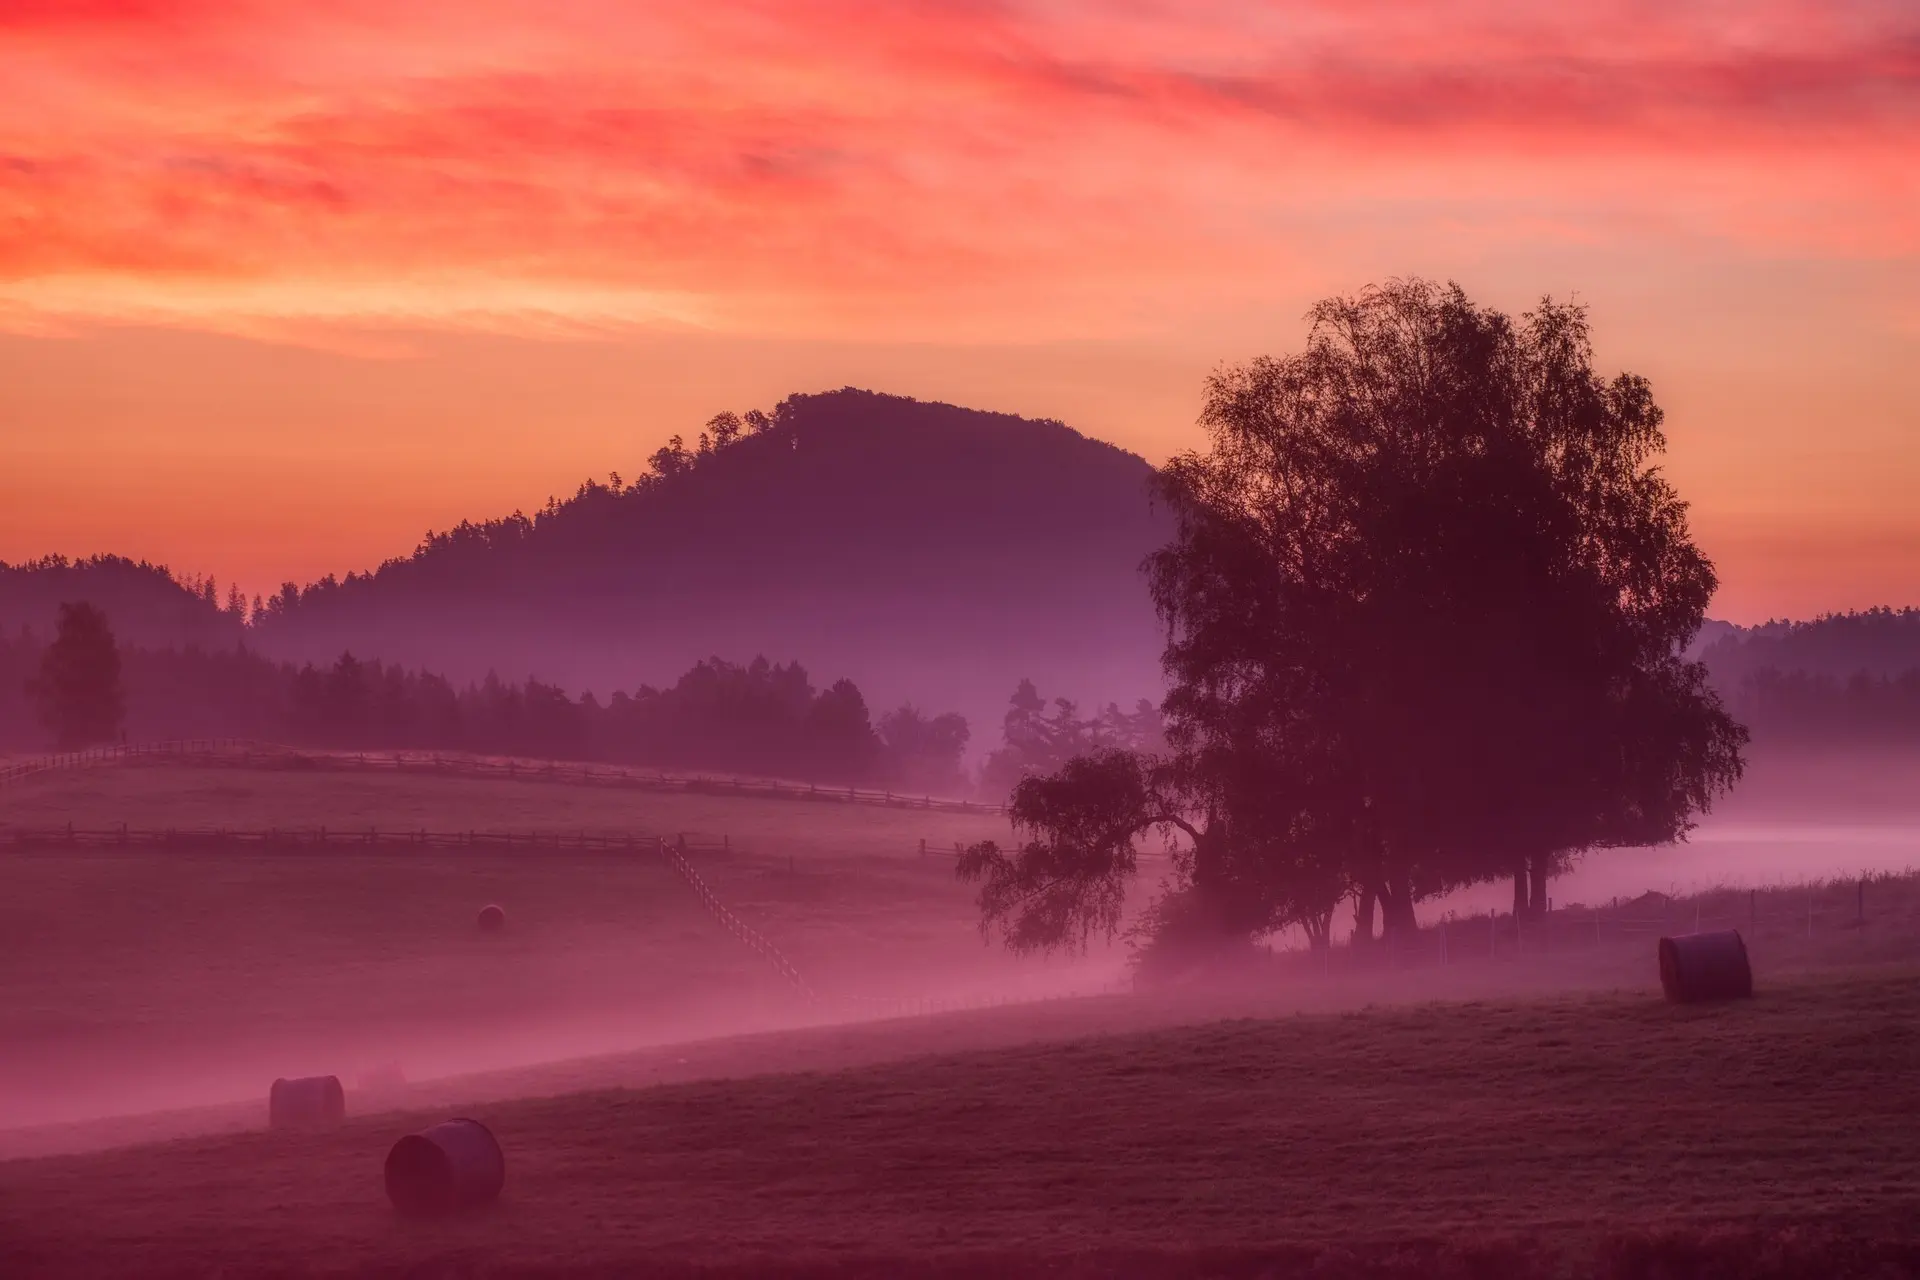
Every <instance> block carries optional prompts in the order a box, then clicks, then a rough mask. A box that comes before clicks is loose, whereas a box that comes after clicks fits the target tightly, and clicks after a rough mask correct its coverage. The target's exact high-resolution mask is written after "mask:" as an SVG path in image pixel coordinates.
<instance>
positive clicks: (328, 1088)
mask: <svg viewBox="0 0 1920 1280" xmlns="http://www.w3.org/2000/svg"><path fill="white" fill-rule="evenodd" d="M346 1118H347V1091H346V1090H345V1089H342V1088H341V1087H340V1077H338V1076H301V1077H299V1078H297V1079H293V1080H288V1079H285V1078H282V1079H279V1080H275V1081H274V1082H273V1087H272V1088H271V1089H269V1090H268V1091H267V1124H268V1125H269V1127H271V1128H275V1129H299V1128H309V1127H312V1126H315V1125H327V1124H339V1123H340V1122H341V1121H342V1120H345V1119H346Z"/></svg>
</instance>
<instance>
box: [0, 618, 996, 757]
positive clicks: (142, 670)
mask: <svg viewBox="0 0 1920 1280" xmlns="http://www.w3.org/2000/svg"><path fill="white" fill-rule="evenodd" d="M45 647H46V645H45V637H43V636H41V635H39V634H37V633H35V632H32V631H26V632H19V633H15V634H13V635H11V636H0V750H11V751H34V750H45V749H46V747H47V738H46V734H45V733H44V731H43V730H42V729H41V727H40V725H39V724H38V723H37V722H36V719H35V715H34V710H35V709H34V706H33V704H32V701H31V699H30V697H29V695H28V686H29V684H30V683H31V681H32V679H33V676H34V674H35V673H36V672H37V671H38V670H39V667H40V663H41V658H42V654H43V653H44V651H45ZM120 654H121V669H122V680H123V683H124V685H125V690H126V704H127V714H126V734H127V737H128V739H129V740H130V741H134V742H140V741H152V740H158V739H169V738H193V737H241V738H256V739H260V740H263V741H273V742H287V743H296V744H304V745H311V746H324V747H335V748H345V749H361V750H379V749H419V750H443V751H472V752H479V753H484V754H494V755H517V756H532V757H537V758H543V759H560V760H599V761H609V762H619V763H626V764H643V765H650V766H655V767H660V768H671V769H697V770H708V771H716V772H730V773H746V774H757V775H765V776H777V777H786V778H797V779H801V780H806V781H818V782H834V783H862V784H872V785H891V786H895V787H898V788H900V789H902V790H918V791H926V792H938V793H943V794H951V793H953V792H955V791H958V790H962V789H966V788H967V787H968V786H969V783H968V781H967V779H966V777H965V775H964V774H963V772H962V758H963V756H964V754H965V751H966V747H967V739H968V728H967V723H966V721H965V720H964V719H962V718H961V717H960V716H957V715H953V714H940V715H929V714H927V713H924V712H922V711H920V710H919V709H918V708H916V707H913V706H911V705H908V706H901V707H898V708H895V709H894V710H892V711H889V712H887V713H885V714H884V715H881V716H880V717H879V718H878V719H877V720H876V719H874V718H873V717H872V715H871V714H870V713H869V711H868V708H867V704H866V700H865V698H863V697H862V696H861V693H860V690H859V688H858V687H856V686H855V685H854V684H853V682H852V681H850V680H839V681H836V682H834V683H833V684H832V685H830V686H828V687H827V688H825V689H816V688H815V687H814V686H813V683H812V681H811V679H810V678H809V677H808V674H807V672H806V671H805V670H803V669H802V668H801V667H800V666H799V665H798V664H797V663H787V664H778V663H770V662H768V661H767V660H766V659H764V658H756V659H754V660H753V661H752V662H750V663H747V664H745V665H739V664H735V663H730V662H725V661H722V660H720V659H712V660H709V661H705V662H701V663H699V664H697V665H696V666H694V667H693V669H692V670H690V671H688V672H686V673H685V674H684V675H682V676H681V677H680V679H679V680H678V681H676V682H675V683H674V684H672V685H670V686H668V687H666V688H663V689H656V688H653V687H651V686H647V685H642V686H641V687H640V688H638V689H636V690H634V691H633V692H631V693H629V692H626V691H624V690H623V691H616V692H614V693H613V694H611V695H610V696H608V697H607V698H606V699H605V700H604V701H603V700H601V699H600V698H598V697H596V696H595V695H593V694H591V693H588V694H583V695H581V696H579V697H575V696H573V695H571V694H570V693H568V692H567V691H566V690H564V689H561V688H559V687H558V686H556V685H551V684H545V683H542V682H541V681H539V680H535V679H528V680H527V681H525V682H524V683H518V684H516V683H509V682H506V681H502V680H499V679H497V678H495V677H491V676H490V677H488V678H487V679H485V680H483V681H480V682H477V683H474V684H469V685H466V686H464V687H456V686H455V685H454V684H452V683H451V682H450V681H448V680H446V679H444V678H443V677H440V676H438V675H434V674H432V673H430V672H422V671H411V670H406V669H403V668H401V667H397V666H389V665H383V664H381V663H379V662H377V661H366V662H363V661H360V660H359V659H357V658H355V657H353V656H352V655H351V654H343V655H341V657H340V658H339V659H337V660H336V661H335V662H333V663H332V664H331V665H330V666H326V667H316V666H313V665H311V664H308V665H304V666H298V667H296V666H294V665H293V664H291V663H276V662H273V661H271V660H269V659H267V658H264V657H261V656H260V655H259V654H257V653H253V652H251V651H249V650H247V649H245V648H243V647H242V648H233V649H220V650H207V649H201V648H198V647H188V648H184V649H140V648H131V647H126V646H122V648H121V650H120Z"/></svg>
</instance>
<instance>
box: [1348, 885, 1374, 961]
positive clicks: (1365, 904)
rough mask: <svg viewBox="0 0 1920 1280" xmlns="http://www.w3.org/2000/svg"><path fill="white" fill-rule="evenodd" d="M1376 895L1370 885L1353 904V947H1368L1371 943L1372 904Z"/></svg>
mask: <svg viewBox="0 0 1920 1280" xmlns="http://www.w3.org/2000/svg"><path fill="white" fill-rule="evenodd" d="M1377 896H1378V895H1377V894H1376V893H1375V891H1374V888H1373V886H1372V885H1368V886H1367V887H1366V888H1364V889H1362V890H1361V891H1360V896H1359V897H1358V898H1357V899H1355V900H1354V904H1353V945H1354V946H1356V947H1365V946H1369V945H1371V944H1372V942H1373V903H1374V899H1375V898H1376V897H1377Z"/></svg>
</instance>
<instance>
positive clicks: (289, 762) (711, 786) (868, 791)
mask: <svg viewBox="0 0 1920 1280" xmlns="http://www.w3.org/2000/svg"><path fill="white" fill-rule="evenodd" d="M138 763H182V764H193V765H199V766H213V767H228V768H242V769H316V770H327V771H355V770H359V771H374V772H382V773H420V774H437V775H441V776H451V777H468V778H494V779H508V780H521V781H529V782H566V783H572V784H576V785H585V786H602V787H623V788H629V789H633V790H641V791H660V792H678V793H682V794H695V795H734V796H750V797H751V796H757V797H762V798H770V799H780V800H808V801H817V802H823V803H834V804H858V805H873V806H879V807H883V808H889V809H921V810H931V811H934V812H940V813H966V814H979V815H982V816H990V817H1002V816H1005V814H1006V811H1007V810H1006V806H1005V805H999V804H985V803H982V802H980V801H976V800H954V799H948V798H943V797H940V796H928V795H921V796H914V795H907V794H904V793H895V792H893V791H889V790H877V789H873V788H861V787H823V786H820V785H818V784H816V783H809V782H788V781H783V780H780V779H774V778H746V777H733V776H729V775H726V774H692V773H668V772H663V771H661V770H658V769H642V768H638V767H636V766H632V765H619V764H595V763H588V762H583V761H567V760H530V759H525V758H522V757H517V756H511V757H509V756H475V755H467V754H463V753H451V754H450V753H442V752H429V751H377V752H376V751H332V750H322V749H317V748H307V747H289V746H285V745H282V744H278V743H265V742H253V741H249V740H247V739H243V738H189V739H181V740H179V741H174V742H154V743H138V744H133V745H124V746H112V747H93V748H89V749H88V750H86V751H72V752H64V753H60V754H56V755H49V756H41V757H37V758H35V759H32V760H23V761H16V762H14V763H12V764H9V765H6V766H0V788H5V787H7V786H10V785H13V784H17V783H19V782H21V781H23V780H25V779H27V778H31V777H35V776H38V775H40V774H45V773H51V772H55V771H59V770H65V769H80V768H91V767H97V766H100V765H108V764H138Z"/></svg>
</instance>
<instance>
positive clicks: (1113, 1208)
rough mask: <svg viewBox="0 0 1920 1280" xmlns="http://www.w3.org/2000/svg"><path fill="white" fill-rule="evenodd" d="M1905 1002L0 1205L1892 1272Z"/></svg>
mask: <svg viewBox="0 0 1920 1280" xmlns="http://www.w3.org/2000/svg"><path fill="white" fill-rule="evenodd" d="M954 1016H955V1017H956V1018H959V1019H961V1020H964V1019H965V1018H966V1017H968V1016H972V1015H954ZM933 1021H936V1022H938V1021H944V1019H934V1020H933ZM1917 1024H1920V983H1917V982H1916V975H1915V973H1914V971H1912V970H1910V969H1901V970H1898V971H1892V972H1886V973H1878V974H1865V973H1857V974H1851V975H1845V976H1834V975H1828V976H1824V977H1820V978H1810V979H1800V980H1795V981H1790V982H1786V983H1783V984H1780V985H1776V986H1775V987H1772V988H1770V989H1768V990H1766V991H1765V992H1764V993H1763V994H1762V995H1761V996H1760V997H1759V998H1757V999H1755V1000H1753V1001H1751V1002H1747V1003H1743V1004H1738V1005H1732V1006H1722V1007H1716V1008H1707V1009H1698V1010H1695V1009H1677V1008H1674V1007H1671V1006H1667V1005H1663V1004H1660V1003H1658V1002H1657V1001H1655V1000H1653V999H1651V998H1649V997H1647V996H1646V995H1644V994H1640V993H1633V994H1615V995H1607V996H1586V997H1569V996H1562V997H1558V998H1555V999H1552V1000H1539V1001H1504V1002H1482V1003H1468V1004H1460V1005H1445V1006H1443V1005H1430V1006H1422V1007H1416V1008H1400V1009H1380V1010H1374V1011H1371V1012H1366V1013H1353V1012H1349V1013H1345V1014H1316V1015H1301V1016H1295V1017H1285V1018H1277V1019H1263V1020H1240V1021H1229V1022H1222V1023H1216V1024H1212V1025H1208V1026H1202V1027H1192V1028H1185V1029H1163V1030H1159V1031H1150V1032H1134V1033H1130V1034H1124V1035H1113V1036H1107V1037H1101V1038H1094V1039H1088V1040H1082V1041H1077V1042H1073V1043H1068V1044H1064V1045H1046V1046H1039V1045H1030V1046H1025V1047H1003V1048H1000V1049H997V1050H996V1051H993V1052H970V1053H946V1054H941V1055H937V1056H927V1057H920V1058H915V1059H911V1060H907V1061H901V1062H895V1063H890V1064H884V1065H874V1066H866V1067H858V1068H848V1069H843V1070H838V1071H833V1072H827V1073H811V1074H800V1075H786V1076H774V1077H761V1078H756V1079H744V1080H707V1081H698V1082H688V1083H681V1084H672V1085H666V1086H660V1087H654V1088H648V1089H638V1090H600V1091H594V1092H586V1093H579V1094H573V1095H568V1096H560V1097H550V1098H542V1099H528V1100H521V1101H513V1102H502V1103H498V1104H495V1105H493V1106H491V1107H488V1108H487V1109H486V1111H485V1117H486V1119H487V1121H488V1122H489V1123H490V1124H491V1125H493V1126H494V1128H495V1131H496V1133H497V1134H498V1135H499V1137H500V1139H501V1142H502V1143H503V1145H504V1146H505V1148H506V1150H507V1152H508V1160H509V1172H508V1184H507V1192H506V1194H505V1196H504V1197H503V1199H502V1200H501V1202H500V1203H499V1204H498V1205H497V1206H496V1207H495V1208H494V1209H492V1210H491V1211H489V1212H486V1213H483V1214H481V1215H479V1216H477V1217H474V1218H470V1219H467V1220H462V1221H457V1222H453V1223H447V1224H441V1225H434V1226H426V1227H421V1226H411V1225H407V1224H403V1223H400V1222H397V1221H396V1220H395V1219H394V1218H393V1216H392V1214H391V1212H390V1210H389V1209H388V1207H387V1205H386V1203H385V1201H384V1198H383V1194H382V1191H381V1186H380V1182H379V1177H378V1171H379V1165H380V1160H381V1158H382V1156H383V1155H384V1152H385V1150H386V1147H387V1146H388V1145H389V1144H390V1143H391V1142H392V1140H393V1139H394V1138H395V1137H396V1136H397V1135H398V1134H400V1133H403V1132H406V1131H408V1130H409V1128H410V1127H412V1126H415V1125H417V1124H420V1123H423V1122H426V1121H428V1120H430V1119H431V1118H433V1117H434V1116H435V1115H438V1114H442V1112H440V1111H430V1112H420V1113H397V1114H387V1115H379V1116H373V1117H366V1118H357V1119H353V1120H351V1121H349V1123H348V1124H347V1125H346V1126H345V1127H343V1128H341V1129H339V1130H335V1131H331V1132H326V1133H319V1134H303V1135H297V1136H290V1135H286V1134H272V1133H249V1134H242V1135H230V1136H221V1137H205V1138H192V1139H186V1140H182V1141H176V1142H172V1143H168V1144H162V1145H154V1146H145V1147H138V1148H129V1149H122V1150H116V1151H111V1152H104V1153H96V1154H92V1155H86V1156H68V1157H56V1158H49V1159H42V1160H27V1161H15V1162H11V1163H7V1164H0V1206H4V1208H0V1214H4V1215H5V1228H6V1231H7V1240H8V1246H9V1248H10V1249H11V1250H12V1259H11V1261H12V1263H13V1266H14V1268H15V1269H14V1270H13V1271H11V1272H10V1273H9V1274H14V1275H98V1274H113V1273H121V1274H124V1273H127V1272H128V1271H129V1270H130V1269H134V1270H139V1271H140V1272H141V1273H142V1274H147V1275H164V1274H173V1273H180V1274H188V1273H195V1274H212V1273H215V1272H223V1271H224V1272H226V1273H228V1274H238V1273H241V1272H248V1273H252V1272H258V1271H277V1272H281V1273H286V1274H300V1275H365V1274H392V1275H399V1274H408V1275H422V1274H436V1275H437V1274H472V1275H492V1274H500V1275H612V1274H659V1273H665V1272H669V1271H670V1269H672V1268H676V1267H680V1268H685V1269H686V1271H687V1273H688V1274H692V1273H693V1268H695V1267H698V1268H701V1270H700V1271H699V1274H703V1275H712V1274H731V1275H803V1274H820V1275H848V1274H859V1275H875V1276H878V1275H906V1274H932V1275H1008V1274H1036V1275H1038V1274H1045V1275H1073V1274H1078V1275H1089V1276H1091V1275H1127V1276H1141V1275H1146V1276H1153V1275H1243V1276H1255V1275H1272V1276H1280V1275H1295V1274H1299V1275H1305V1274H1313V1275H1316V1276H1328V1275H1333V1276H1340V1275H1362V1274H1369V1275H1377V1274H1391V1275H1407V1276H1412V1275H1431V1274H1453V1275H1461V1276H1466V1275H1516V1274H1543V1275H1545V1274H1556V1273H1559V1274H1585V1275H1621V1276H1625V1275H1656V1274H1666V1275H1674V1274H1691V1273H1693V1272H1691V1271H1690V1270H1685V1269H1680V1270H1676V1269H1674V1265H1675V1263H1676V1262H1680V1261H1684V1260H1685V1259H1686V1258H1688V1257H1695V1258H1698V1257H1701V1256H1704V1257H1706V1258H1707V1259H1709V1260H1710V1261H1712V1262H1714V1263H1716V1264H1717V1266H1718V1269H1717V1270H1715V1271H1712V1272H1710V1273H1712V1274H1721V1275H1736V1274H1737V1275H1813V1274H1822V1275H1867V1274H1904V1273H1905V1272H1904V1270H1902V1269H1900V1268H1897V1267H1895V1266H1894V1265H1893V1263H1894V1262H1898V1261H1900V1260H1902V1259H1904V1260H1905V1261H1906V1262H1907V1263H1911V1262H1912V1261H1913V1260H1914V1259H1915V1258H1920V1131H1917V1130H1916V1129H1915V1128H1914V1126H1913V1124H1912V1122H1911V1117H1912V1116H1913V1115H1914V1114H1915V1111H1916V1108H1920V1031H1916V1029H1915V1028H1916V1025H1917ZM816 1034H817V1033H816ZM1862 1242H1864V1243H1862ZM1569 1259H1573V1260H1574V1261H1573V1262H1572V1263H1569V1262H1568V1260H1569ZM1890 1260H1891V1261H1890ZM0 1261H5V1259H0ZM1495 1263H1498V1264H1499V1265H1498V1268H1497V1269H1492V1268H1493V1264H1495ZM1729 1264H1731V1265H1729ZM1656 1266H1663V1267H1664V1268H1665V1269H1664V1270H1657V1269H1655V1268H1656ZM1882 1266H1884V1267H1885V1268H1886V1269H1881V1270H1876V1269H1875V1268H1878V1267H1882ZM1563 1267H1564V1268H1567V1269H1565V1270H1562V1268H1563Z"/></svg>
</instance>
